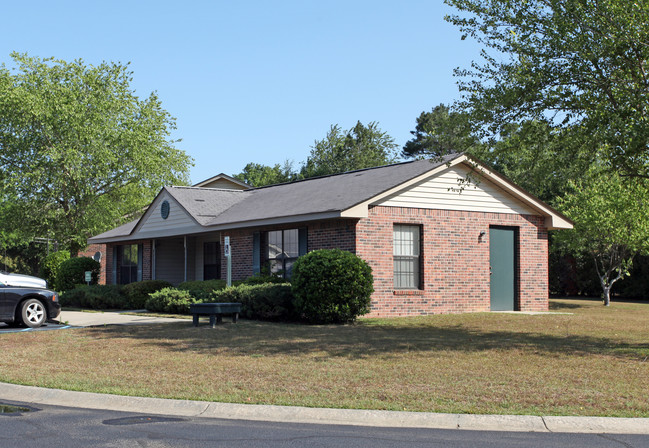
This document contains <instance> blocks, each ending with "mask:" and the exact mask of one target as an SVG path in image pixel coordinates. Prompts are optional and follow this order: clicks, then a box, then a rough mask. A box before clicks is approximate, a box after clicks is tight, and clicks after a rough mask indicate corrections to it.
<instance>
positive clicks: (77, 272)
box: [54, 257, 100, 291]
mask: <svg viewBox="0 0 649 448" xmlns="http://www.w3.org/2000/svg"><path fill="white" fill-rule="evenodd" d="M99 269H100V265H99V263H98V262H96V261H95V260H93V259H92V258H90V257H75V258H70V259H69V260H65V261H64V262H62V263H61V264H60V265H59V271H58V273H57V274H56V279H55V281H54V288H55V289H56V290H57V291H67V290H70V289H72V288H74V286H75V285H83V284H85V283H86V280H85V272H86V271H90V272H91V273H92V281H91V282H90V283H91V284H93V285H96V284H97V280H98V279H99Z"/></svg>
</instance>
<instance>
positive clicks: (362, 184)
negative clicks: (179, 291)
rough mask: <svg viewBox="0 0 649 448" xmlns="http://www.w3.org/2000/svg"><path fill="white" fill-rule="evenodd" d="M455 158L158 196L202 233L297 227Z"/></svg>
mask: <svg viewBox="0 0 649 448" xmlns="http://www.w3.org/2000/svg"><path fill="white" fill-rule="evenodd" d="M459 155H460V154H453V155H449V156H446V157H444V158H443V159H442V160H439V161H430V160H418V161H414V162H405V163H398V164H394V165H386V166H381V167H376V168H367V169H363V170H357V171H350V172H347V173H342V174H334V175H330V176H322V177H316V178H310V179H305V180H301V181H297V182H290V183H286V184H279V185H271V186H268V187H261V188H254V189H250V190H244V191H238V190H223V189H214V188H199V187H165V188H164V190H163V191H166V192H167V193H169V195H171V196H172V197H173V198H174V199H175V200H176V201H178V203H179V204H180V205H181V206H182V207H183V208H184V209H185V210H186V211H187V213H189V215H190V216H192V217H193V218H194V219H195V220H196V221H197V222H198V223H199V224H200V225H201V226H204V227H212V226H214V227H219V228H224V227H227V226H228V225H229V224H232V225H233V226H234V227H236V224H241V223H246V222H251V221H260V220H267V219H273V218H290V217H295V218H296V221H297V220H299V217H300V216H304V215H314V214H315V215H317V214H324V213H328V212H342V211H344V210H347V209H349V208H351V207H353V206H355V205H357V204H360V203H362V202H365V201H367V200H369V199H371V198H373V197H375V196H377V195H379V194H381V193H383V192H385V191H388V190H390V189H392V188H394V187H397V186H399V185H400V184H402V183H404V182H407V181H409V180H410V179H413V178H415V177H417V176H420V175H422V174H424V173H426V172H428V171H430V170H432V169H434V168H437V167H439V166H441V165H443V164H445V163H447V162H449V161H451V160H453V159H455V158H457V157H459ZM145 216H146V215H145ZM138 222H139V220H137V221H133V222H130V223H128V224H124V225H122V226H120V227H117V228H115V229H112V230H109V231H108V232H105V233H102V234H100V235H97V236H94V237H92V238H91V239H90V240H89V241H90V242H91V243H92V242H101V241H103V240H106V239H115V238H118V237H127V236H129V235H130V234H131V233H132V232H133V230H134V229H135V227H136V226H137V224H138Z"/></svg>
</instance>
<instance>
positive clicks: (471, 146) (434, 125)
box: [401, 104, 481, 158]
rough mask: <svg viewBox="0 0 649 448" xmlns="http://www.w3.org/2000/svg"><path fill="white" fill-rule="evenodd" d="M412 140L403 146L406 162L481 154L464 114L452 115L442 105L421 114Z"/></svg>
mask: <svg viewBox="0 0 649 448" xmlns="http://www.w3.org/2000/svg"><path fill="white" fill-rule="evenodd" d="M410 133H411V134H412V135H413V136H414V137H413V138H412V139H411V140H409V141H408V142H406V144H405V146H404V147H403V150H402V152H401V155H402V156H403V157H407V158H426V157H441V156H444V155H447V154H451V153H457V152H469V153H472V154H473V153H476V152H478V153H479V152H481V151H480V149H479V147H480V146H481V142H480V139H479V138H478V136H477V133H476V132H475V131H474V130H473V128H472V125H471V122H470V120H469V117H468V115H467V114H464V113H460V112H454V111H451V110H450V108H449V107H448V106H446V105H445V104H440V105H439V106H435V107H434V108H433V109H432V110H431V111H430V112H422V113H421V115H419V117H418V118H417V126H416V127H415V130H414V131H410Z"/></svg>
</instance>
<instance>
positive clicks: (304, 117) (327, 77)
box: [0, 0, 479, 183]
mask: <svg viewBox="0 0 649 448" xmlns="http://www.w3.org/2000/svg"><path fill="white" fill-rule="evenodd" d="M450 12H453V11H452V10H451V9H450V8H448V7H446V6H445V5H443V4H442V2H441V0H429V1H416V0H412V1H410V0H401V1H398V2H397V1H381V0H374V1H352V0H348V1H281V2H263V1H191V0H187V1H184V2H179V1H176V2H168V1H164V0H159V1H138V0H132V1H111V2H89V1H87V0H86V1H57V2H52V1H30V2H7V4H4V5H3V16H4V18H5V20H3V26H2V28H1V29H0V61H1V62H4V63H9V62H10V58H9V54H10V53H11V52H12V51H18V52H27V53H29V54H30V55H32V56H39V57H50V56H54V57H56V58H60V59H65V60H73V59H78V58H82V59H83V60H84V61H86V62H87V63H90V64H97V63H100V62H101V61H103V60H106V61H116V62H117V61H120V62H122V63H126V62H130V63H131V69H132V70H133V72H134V75H133V78H134V79H133V83H132V86H133V87H134V88H135V89H136V91H137V93H138V94H139V95H140V96H148V95H149V93H150V92H152V91H157V92H158V95H159V96H160V99H161V100H162V104H163V107H164V108H165V109H166V110H168V111H169V112H170V113H171V115H173V116H174V117H176V119H177V127H178V129H177V130H176V131H175V132H174V138H179V139H182V142H180V143H178V144H177V147H179V148H180V149H183V150H184V151H186V152H187V153H188V154H189V155H190V156H191V157H193V158H194V161H195V166H194V167H193V168H192V170H191V180H192V182H193V183H196V182H199V181H201V180H204V179H206V178H208V177H211V176H213V175H215V174H217V173H220V172H224V173H226V174H234V173H238V172H240V171H241V170H242V169H243V167H244V166H245V165H246V164H247V163H248V162H257V163H262V164H266V165H272V164H275V163H282V162H283V161H284V160H287V159H288V160H292V161H293V162H294V163H295V164H296V165H297V164H300V163H301V162H303V161H304V160H305V159H306V158H307V156H308V154H309V151H310V147H311V146H312V145H313V143H314V141H315V140H319V139H322V138H323V137H324V136H325V135H326V133H327V131H328V130H329V127H330V125H332V124H339V125H340V126H341V127H342V128H343V129H348V128H351V127H352V126H353V125H354V124H355V123H356V121H357V120H360V121H361V122H363V123H365V124H367V123H368V122H370V121H377V122H379V125H380V127H381V129H383V130H384V131H386V132H388V133H389V134H390V135H391V136H393V137H394V138H395V140H396V142H397V144H399V145H400V146H403V144H404V143H405V142H406V141H407V140H408V139H409V138H410V131H411V130H413V129H414V127H415V119H416V118H417V116H419V114H420V113H421V112H422V111H424V110H430V109H431V108H432V107H434V106H435V105H437V104H439V103H442V102H443V103H450V102H452V101H453V100H454V99H456V98H458V96H459V93H458V90H457V87H456V79H455V78H454V77H453V69H454V68H456V67H458V66H461V67H466V66H468V65H469V64H470V62H471V61H472V60H475V59H478V55H479V49H478V47H477V46H476V45H475V44H474V43H473V42H471V41H469V40H466V41H461V40H460V33H459V31H458V30H457V29H456V28H454V27H452V26H451V25H450V24H448V23H446V22H445V21H444V19H443V18H444V15H445V14H448V13H450ZM8 18H10V19H9V20H7V19H8Z"/></svg>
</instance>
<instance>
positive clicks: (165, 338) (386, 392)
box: [0, 300, 649, 417]
mask: <svg viewBox="0 0 649 448" xmlns="http://www.w3.org/2000/svg"><path fill="white" fill-rule="evenodd" d="M551 307H552V310H553V311H557V312H568V313H573V314H570V315H566V314H546V315H520V314H496V313H477V314H463V315H440V316H429V317H416V318H399V319H362V320H360V321H359V322H358V323H357V324H356V325H347V326H308V325H287V324H274V323H264V322H254V321H240V322H239V323H238V324H232V323H230V322H228V319H224V321H225V322H224V324H222V325H219V326H218V327H217V328H216V329H211V328H209V326H207V325H202V326H201V327H198V328H194V327H192V326H191V323H190V322H187V321H183V322H179V323H173V324H158V325H148V326H127V327H126V326H125V327H114V326H113V327H110V326H109V327H103V328H88V329H80V330H62V331H43V332H24V333H11V334H2V335H0V350H1V352H2V357H1V359H0V381H4V382H11V383H19V384H29V385H38V386H44V387H52V388H61V389H70V390H82V391H93V392H105V393H114V394H123V395H140V396H153V397H168V398H181V399H192V400H208V401H223V402H237V403H265V404H280V405H298V406H318V407H341V408H360V409H393V410H411V411H432V412H451V413H455V412H459V413H480V414H485V413H489V414H492V413H493V414H536V415H540V414H543V415H608V416H626V417H639V416H642V417H648V416H649V304H647V303H630V302H629V303H621V302H614V303H613V304H612V306H611V307H609V308H605V307H603V306H602V305H601V302H600V301H591V300H553V301H552V302H551Z"/></svg>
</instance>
